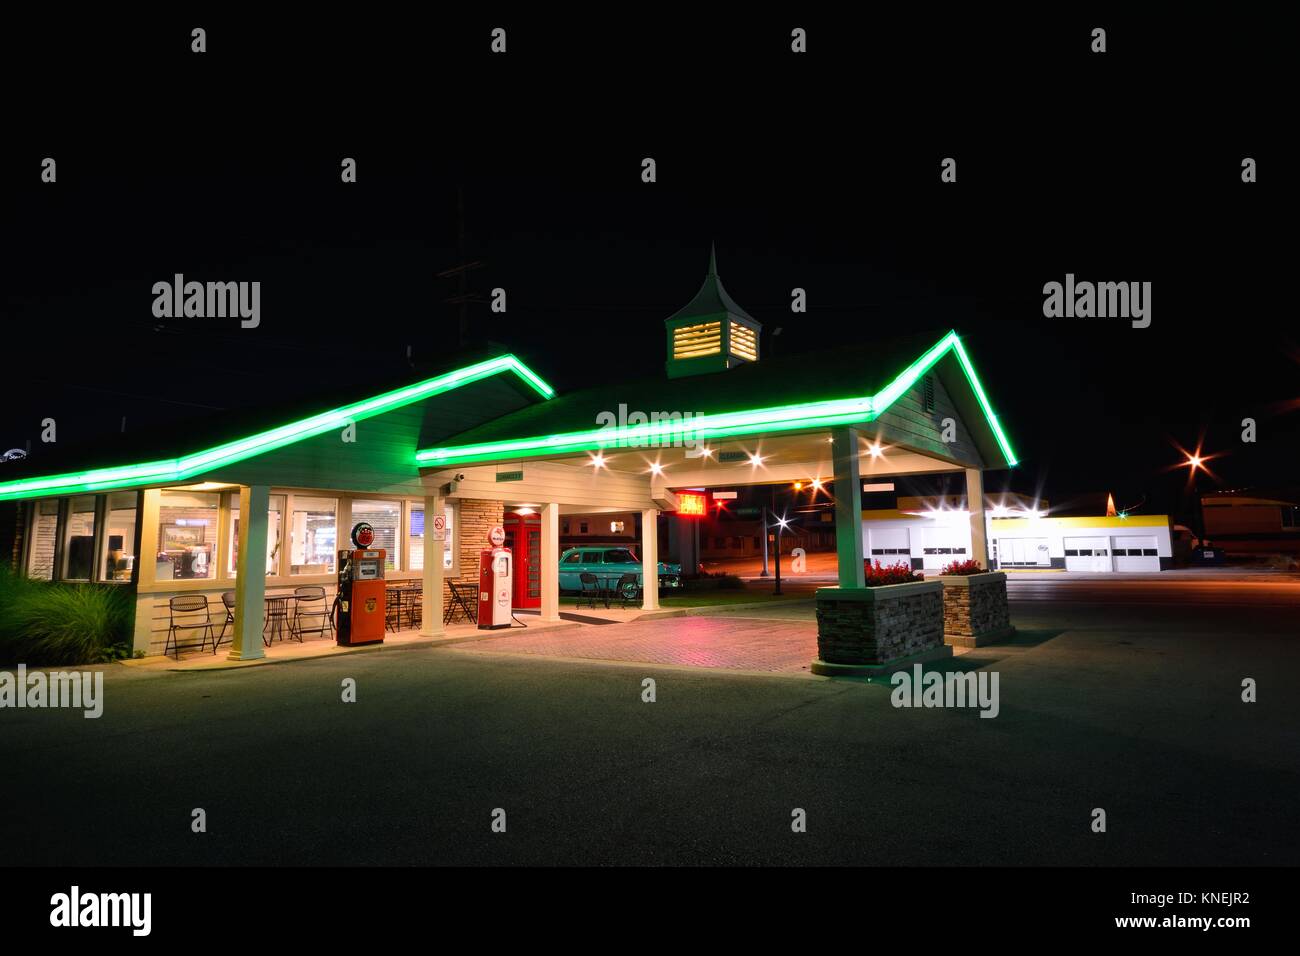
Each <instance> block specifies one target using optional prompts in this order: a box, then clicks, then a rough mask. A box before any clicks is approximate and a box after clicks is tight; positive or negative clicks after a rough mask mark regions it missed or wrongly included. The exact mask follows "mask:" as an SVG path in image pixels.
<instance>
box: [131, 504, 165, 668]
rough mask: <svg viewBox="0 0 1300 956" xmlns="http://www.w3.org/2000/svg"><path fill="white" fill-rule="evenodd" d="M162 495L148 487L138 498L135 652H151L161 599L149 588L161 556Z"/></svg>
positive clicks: (136, 516)
mask: <svg viewBox="0 0 1300 956" xmlns="http://www.w3.org/2000/svg"><path fill="white" fill-rule="evenodd" d="M160 500H161V493H160V492H159V491H158V489H157V488H147V489H145V490H144V491H142V492H141V493H140V495H139V496H138V497H137V498H136V505H135V507H136V515H135V522H136V529H137V530H136V545H135V573H134V574H133V575H132V577H133V578H134V579H135V635H134V638H133V640H132V650H135V651H141V652H143V653H145V654H148V653H149V645H150V644H151V643H152V642H153V611H154V603H155V601H156V600H157V599H156V598H155V597H154V596H153V594H152V593H150V592H149V590H148V588H149V586H150V585H152V584H153V583H154V580H155V579H156V578H157V565H156V564H155V562H154V557H155V555H156V554H157V553H158V504H159V501H160Z"/></svg>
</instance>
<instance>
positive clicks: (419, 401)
mask: <svg viewBox="0 0 1300 956" xmlns="http://www.w3.org/2000/svg"><path fill="white" fill-rule="evenodd" d="M665 333H666V359H665V367H664V374H661V375H657V376H653V377H651V378H648V379H645V380H641V381H628V382H620V383H616V384H613V385H608V386H602V387H596V388H587V389H582V390H579V391H574V392H570V393H568V394H564V395H559V394H556V392H555V390H554V389H553V388H552V387H551V386H550V385H549V384H548V383H547V382H546V381H545V379H543V378H542V376H541V375H540V374H538V372H537V371H534V369H533V368H532V367H531V366H530V365H529V364H526V363H525V362H524V361H522V360H521V359H519V358H517V357H515V356H514V355H508V354H507V355H494V356H487V357H482V358H480V359H479V360H477V361H466V362H464V363H462V364H459V365H458V367H455V368H451V369H449V370H447V371H445V372H444V373H442V374H439V375H436V376H433V377H430V378H427V379H425V380H423V381H419V382H415V383H412V384H408V385H405V386H403V387H400V388H395V389H391V390H388V391H384V392H382V393H380V394H369V395H367V394H355V393H353V394H339V395H338V396H337V401H336V403H335V407H332V408H327V409H324V410H321V409H320V408H319V406H317V407H316V408H312V407H306V408H285V409H284V411H283V412H277V411H276V410H275V409H270V410H266V411H262V412H261V413H260V415H259V417H260V421H258V420H253V421H248V420H242V419H241V418H240V417H239V416H234V415H225V416H223V417H222V418H221V419H219V420H217V421H214V422H208V423H202V422H196V423H189V424H188V425H187V427H186V428H185V429H184V431H183V433H177V432H175V431H172V432H170V433H166V434H163V433H159V434H158V435H156V436H150V435H144V434H143V433H142V434H141V435H139V436H130V435H128V436H114V438H115V439H119V440H115V441H112V442H110V443H108V444H107V445H106V446H105V447H103V448H100V449H96V448H87V447H85V446H83V447H80V448H77V449H69V450H68V451H67V452H64V451H62V450H59V451H57V452H56V451H52V450H51V451H49V452H46V453H43V454H42V455H40V456H34V457H33V458H30V459H28V460H26V461H24V462H14V463H11V464H10V465H8V466H6V471H5V476H6V479H7V480H5V481H4V482H0V500H19V501H20V502H21V505H20V507H21V509H22V511H21V516H20V518H21V520H20V522H19V529H20V539H21V542H20V561H21V567H22V569H23V571H24V572H25V573H26V574H28V575H29V576H32V577H40V578H45V579H51V580H67V581H88V582H98V583H101V584H103V585H104V586H123V587H131V588H133V589H134V592H135V595H136V608H137V610H136V621H135V649H136V650H137V651H141V652H144V653H146V654H156V653H161V652H162V649H163V645H164V642H165V639H166V629H167V618H168V599H169V598H170V597H172V596H174V595H177V594H184V593H191V592H194V593H203V594H206V595H208V597H209V602H210V603H211V604H214V605H215V607H216V609H217V611H218V615H217V617H216V619H217V620H220V619H221V618H222V615H221V614H220V613H219V612H220V611H221V606H220V595H221V593H223V592H226V591H232V590H233V591H234V592H235V609H234V618H235V623H234V627H233V641H232V643H231V645H230V649H229V656H230V657H231V659H234V660H243V659H249V658H256V657H261V656H263V655H264V653H265V651H264V648H263V643H262V628H263V599H264V597H265V595H266V594H267V593H269V592H275V591H276V590H282V589H286V588H292V587H295V586H298V585H302V584H319V585H321V586H323V587H325V588H326V591H327V595H328V597H329V598H331V599H332V596H333V594H334V591H335V588H336V586H337V578H338V567H337V560H336V554H337V552H338V551H339V550H340V549H343V548H345V547H348V544H347V538H348V535H349V530H350V529H351V528H352V527H353V526H354V525H355V524H357V523H358V522H360V521H365V522H367V523H368V524H369V525H370V526H371V527H372V528H373V529H374V534H375V539H374V546H375V547H382V548H384V549H385V551H386V553H387V559H386V567H385V577H386V578H388V579H390V580H392V579H412V580H416V579H418V580H420V581H422V582H423V607H422V622H423V623H422V628H421V633H422V634H426V635H430V636H436V635H438V634H439V633H441V632H442V631H443V624H442V621H443V609H444V605H445V602H446V601H447V600H448V593H447V588H446V585H447V582H449V581H453V580H454V581H476V580H478V555H479V552H480V551H481V549H483V548H484V547H486V546H487V537H488V533H489V531H490V530H491V529H493V528H495V527H499V526H504V527H505V528H506V529H507V531H508V533H509V534H510V538H509V541H508V543H509V544H511V545H512V548H513V551H514V554H515V572H514V573H515V575H516V576H517V578H519V579H520V580H521V581H522V582H523V583H522V585H521V586H520V587H517V588H516V589H515V602H516V603H522V604H524V605H527V604H529V603H532V604H535V605H536V606H537V608H538V610H539V611H540V615H541V618H542V619H543V620H548V621H553V620H558V619H559V608H560V604H559V559H560V547H559V541H560V536H559V529H560V520H561V516H564V515H571V514H582V515H600V514H615V513H623V514H626V513H628V512H639V513H640V515H641V518H642V520H641V522H640V526H641V529H642V530H641V540H640V541H639V542H638V546H639V556H640V559H641V561H642V565H643V568H644V579H645V580H647V581H655V580H657V578H658V574H657V568H658V563H659V561H660V555H659V553H658V551H659V541H658V534H657V528H658V520H657V519H658V517H659V516H660V515H661V514H668V515H675V514H676V512H678V510H679V493H680V492H683V491H687V490H696V489H708V488H735V487H738V486H742V485H767V484H774V483H786V482H793V481H802V480H809V479H811V478H820V479H821V480H822V481H833V482H834V484H833V491H834V496H835V529H836V535H835V538H836V544H837V551H838V555H837V560H838V575H839V585H840V586H841V587H846V588H852V587H861V586H862V585H863V560H864V557H866V556H867V555H865V554H864V534H863V510H862V486H863V484H864V482H867V483H869V482H872V481H876V480H879V479H886V478H890V477H895V476H904V475H917V474H936V473H955V474H959V475H962V476H963V477H964V482H965V492H966V500H967V501H969V502H976V503H982V502H983V501H984V500H985V496H984V491H983V473H984V471H985V470H992V469H1005V468H1009V467H1011V466H1013V465H1014V464H1015V463H1016V458H1015V454H1014V452H1013V451H1012V448H1011V445H1010V443H1009V441H1008V439H1007V436H1006V435H1005V434H1004V432H1003V429H1002V427H1001V426H1000V424H999V422H998V417H997V415H996V414H995V413H994V409H993V406H992V404H991V402H990V398H989V396H988V394H987V392H986V391H985V388H984V386H983V384H982V383H981V381H980V378H979V376H978V374H977V373H976V370H975V367H974V365H973V364H972V362H971V359H970V356H969V355H968V354H967V351H966V349H965V347H964V345H963V343H962V339H961V337H960V336H959V335H958V334H957V332H956V331H946V332H941V333H935V334H931V335H922V336H905V337H898V338H894V339H891V340H885V339H884V337H883V336H882V335H881V334H880V333H878V332H872V331H870V330H865V329H864V333H863V341H862V343H860V344H844V345H842V346H840V347H837V348H835V349H834V350H832V351H828V352H826V353H820V354H802V355H788V356H786V355H783V356H780V357H778V358H775V359H765V358H764V357H763V356H761V355H760V354H759V343H760V339H761V327H760V325H759V323H758V322H757V321H756V320H755V319H753V318H752V317H751V316H749V315H748V314H747V313H746V312H745V311H744V309H742V308H741V307H740V306H739V305H737V304H736V302H735V301H734V300H732V299H731V297H730V296H729V295H728V294H727V292H726V290H725V289H724V288H723V286H722V283H721V281H720V280H719V278H718V275H717V270H716V267H715V266H714V264H713V262H711V263H710V267H709V271H708V274H707V275H706V277H705V280H704V283H703V285H702V286H701V288H700V291H699V293H698V294H697V295H696V296H695V298H694V299H693V300H692V301H691V302H690V303H688V304H687V305H686V306H685V307H684V308H682V309H681V310H679V311H678V312H677V313H675V314H674V315H672V316H670V317H669V318H668V319H666V320H665ZM268 422H271V423H274V427H269V428H268V427H267V423H268ZM10 476H16V477H12V478H11V477H10ZM964 517H965V518H966V519H967V521H968V523H969V532H970V552H971V553H970V555H969V556H970V557H973V558H975V559H976V560H978V561H980V562H981V563H982V564H984V565H985V566H986V567H987V566H988V560H989V554H988V542H987V536H986V527H987V522H986V521H985V513H984V509H983V507H982V506H977V507H974V508H972V509H971V510H970V511H969V513H968V514H967V515H965V516H964ZM675 520H683V521H684V520H689V519H687V518H676V519H675ZM665 557H667V556H665ZM643 607H644V608H646V609H654V608H657V607H658V594H657V592H656V589H655V588H653V587H650V588H647V589H645V590H644V593H643Z"/></svg>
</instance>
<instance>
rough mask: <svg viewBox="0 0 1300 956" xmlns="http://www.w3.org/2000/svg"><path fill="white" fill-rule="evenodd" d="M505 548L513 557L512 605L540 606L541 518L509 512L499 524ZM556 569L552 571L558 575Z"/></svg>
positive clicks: (539, 516) (534, 515)
mask: <svg viewBox="0 0 1300 956" xmlns="http://www.w3.org/2000/svg"><path fill="white" fill-rule="evenodd" d="M502 525H503V527H504V528H505V529H506V547H507V548H509V549H510V550H511V552H512V553H513V554H514V557H515V573H514V592H515V595H514V606H515V607H541V606H542V518H541V515H536V514H518V513H513V514H512V513H509V512H507V514H506V515H505V521H503V522H502ZM558 570H559V569H558V568H557V569H556V571H557V572H558Z"/></svg>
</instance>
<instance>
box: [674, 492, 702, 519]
mask: <svg viewBox="0 0 1300 956" xmlns="http://www.w3.org/2000/svg"><path fill="white" fill-rule="evenodd" d="M708 508H709V506H708V499H707V498H705V497H704V495H702V494H698V493H696V492H690V491H679V492H678V493H677V513H678V514H679V515H687V516H690V517H694V518H701V517H703V516H704V515H705V514H707V513H708Z"/></svg>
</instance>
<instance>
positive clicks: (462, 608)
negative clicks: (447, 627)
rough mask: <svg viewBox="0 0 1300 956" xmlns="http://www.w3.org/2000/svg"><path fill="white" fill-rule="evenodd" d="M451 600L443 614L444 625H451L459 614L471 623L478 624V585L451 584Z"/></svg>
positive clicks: (453, 582)
mask: <svg viewBox="0 0 1300 956" xmlns="http://www.w3.org/2000/svg"><path fill="white" fill-rule="evenodd" d="M449 586H450V588H451V600H450V601H448V602H447V608H446V610H444V611H443V612H442V623H443V624H451V623H454V622H455V620H456V615H457V614H458V613H463V614H464V615H465V619H466V620H468V621H470V622H471V623H475V624H476V623H478V585H477V584H458V583H456V582H455V581H452V582H450V585H449Z"/></svg>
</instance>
